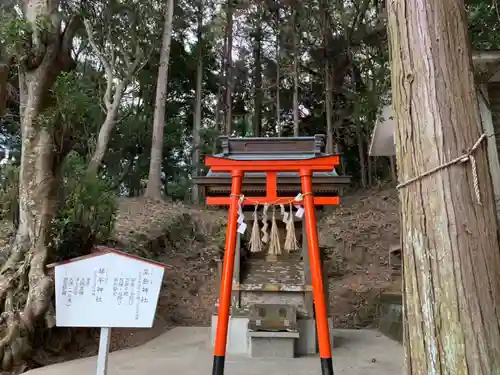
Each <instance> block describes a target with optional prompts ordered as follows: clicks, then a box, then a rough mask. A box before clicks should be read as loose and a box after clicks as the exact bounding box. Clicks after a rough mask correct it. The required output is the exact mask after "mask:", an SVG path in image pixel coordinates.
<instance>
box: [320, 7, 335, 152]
mask: <svg viewBox="0 0 500 375" xmlns="http://www.w3.org/2000/svg"><path fill="white" fill-rule="evenodd" d="M321 8H322V9H321V11H322V13H323V25H322V26H323V27H322V28H323V49H324V59H325V66H324V68H323V70H324V80H325V116H326V152H327V153H328V154H333V113H332V109H333V100H332V85H331V83H332V81H331V74H330V73H331V69H330V62H329V60H328V53H327V50H328V38H329V37H330V36H331V31H330V27H329V22H328V20H329V19H330V15H329V12H328V1H325V0H322V1H321Z"/></svg>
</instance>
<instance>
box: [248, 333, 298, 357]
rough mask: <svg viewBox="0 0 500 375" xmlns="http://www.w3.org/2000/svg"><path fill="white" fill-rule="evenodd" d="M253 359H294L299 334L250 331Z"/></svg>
mask: <svg viewBox="0 0 500 375" xmlns="http://www.w3.org/2000/svg"><path fill="white" fill-rule="evenodd" d="M248 338H249V342H250V350H249V354H250V357H252V358H294V357H295V347H296V344H297V340H298V338H299V333H298V332H263V331H248Z"/></svg>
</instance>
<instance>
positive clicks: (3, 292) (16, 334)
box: [0, 241, 55, 371]
mask: <svg viewBox="0 0 500 375" xmlns="http://www.w3.org/2000/svg"><path fill="white" fill-rule="evenodd" d="M16 242H17V241H16ZM25 244H26V243H25ZM38 246H40V245H39V244H35V246H34V247H32V248H28V249H29V250H24V249H26V248H27V246H21V247H17V248H16V246H13V248H12V251H11V254H10V256H9V259H8V260H7V261H6V262H5V264H4V266H3V267H2V269H1V271H0V301H3V305H4V311H3V312H2V313H1V314H0V333H1V335H2V336H1V337H2V338H1V340H0V365H1V366H0V370H3V371H12V370H15V369H18V368H19V369H20V368H21V367H22V366H23V365H24V364H25V361H26V359H28V357H29V355H30V354H31V352H32V346H31V343H32V339H33V336H34V331H35V325H36V324H37V323H38V321H39V320H41V318H44V319H45V325H46V326H47V327H48V328H52V327H54V326H55V311H54V307H53V305H52V297H53V293H54V282H53V280H52V279H51V278H50V277H49V276H47V275H46V273H45V254H46V251H45V249H44V248H38V249H37V247H38ZM23 250H24V251H23Z"/></svg>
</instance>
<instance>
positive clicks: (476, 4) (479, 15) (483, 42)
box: [467, 0, 500, 50]
mask: <svg viewBox="0 0 500 375" xmlns="http://www.w3.org/2000/svg"><path fill="white" fill-rule="evenodd" d="M467 11H468V16H469V32H470V38H471V42H472V46H473V47H474V48H475V49H476V50H492V49H499V48H500V12H499V6H498V3H497V1H486V0H470V1H469V2H468V5H467Z"/></svg>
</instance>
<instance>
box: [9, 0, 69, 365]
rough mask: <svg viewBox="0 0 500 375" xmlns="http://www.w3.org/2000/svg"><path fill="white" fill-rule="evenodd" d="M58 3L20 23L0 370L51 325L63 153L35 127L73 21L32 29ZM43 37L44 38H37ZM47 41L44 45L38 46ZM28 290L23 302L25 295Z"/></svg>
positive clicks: (65, 61) (34, 4)
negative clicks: (15, 156)
mask: <svg viewBox="0 0 500 375" xmlns="http://www.w3.org/2000/svg"><path fill="white" fill-rule="evenodd" d="M58 5H59V4H58V2H57V1H52V2H46V1H40V0H32V1H26V2H25V3H24V14H25V17H26V21H27V22H29V23H31V24H32V25H33V26H34V27H33V29H34V32H33V35H32V36H33V39H32V45H33V50H32V51H31V52H32V56H34V57H35V58H34V59H30V58H27V59H21V61H22V62H21V63H20V64H19V87H20V102H21V106H20V107H21V111H20V112H21V137H22V149H21V160H20V173H19V225H18V227H17V233H16V237H15V240H14V242H13V245H12V247H11V248H9V249H7V248H4V249H1V251H0V258H2V267H1V269H0V303H1V304H2V307H3V309H2V310H3V314H2V315H1V317H0V324H1V331H2V335H3V338H2V340H0V363H1V366H0V367H1V369H3V370H5V371H8V370H10V369H12V367H13V366H14V365H18V364H19V363H21V362H22V361H23V359H24V357H25V356H26V355H27V354H28V353H29V351H30V339H31V336H32V335H31V334H32V332H33V330H34V329H35V326H36V325H37V323H38V322H39V320H40V319H41V318H45V322H46V324H47V325H48V326H49V327H53V326H54V324H55V319H54V309H53V306H52V302H51V300H52V296H53V289H54V285H53V281H52V279H51V278H50V277H49V276H48V275H47V273H46V267H45V266H46V262H47V258H48V256H49V252H50V250H51V249H52V246H53V241H52V230H51V229H52V224H53V219H54V216H55V213H56V208H57V207H56V205H57V189H58V186H59V185H60V173H59V172H60V166H61V163H62V161H63V159H64V157H65V156H66V154H67V152H68V151H69V150H68V149H66V148H64V147H63V148H61V147H59V146H60V145H59V144H56V142H55V139H56V138H55V136H56V135H57V133H58V131H59V130H60V129H61V124H59V123H54V124H50V126H47V125H46V124H44V123H43V122H42V123H41V121H40V115H41V114H42V112H43V111H44V110H45V109H46V107H45V106H46V104H47V103H50V101H49V100H47V97H48V95H49V94H50V88H51V87H52V85H53V83H54V81H55V79H56V78H57V76H58V75H59V73H60V72H61V71H62V70H69V69H70V68H71V67H72V61H71V59H70V57H69V56H70V55H69V53H70V49H71V44H72V39H73V34H74V32H75V28H76V27H75V26H76V22H74V20H72V21H70V22H69V23H68V24H67V27H66V28H65V30H64V32H61V24H60V22H61V21H60V20H57V19H56V18H54V17H52V18H51V20H52V21H53V24H52V25H51V27H50V28H47V29H43V30H41V29H39V28H38V27H37V20H38V19H39V17H45V16H49V15H54V14H55V12H56V10H57V9H58ZM48 32H50V33H51V35H44V36H42V35H41V34H42V33H48ZM47 40H49V41H51V43H46V42H43V41H47ZM26 289H27V295H26Z"/></svg>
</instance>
